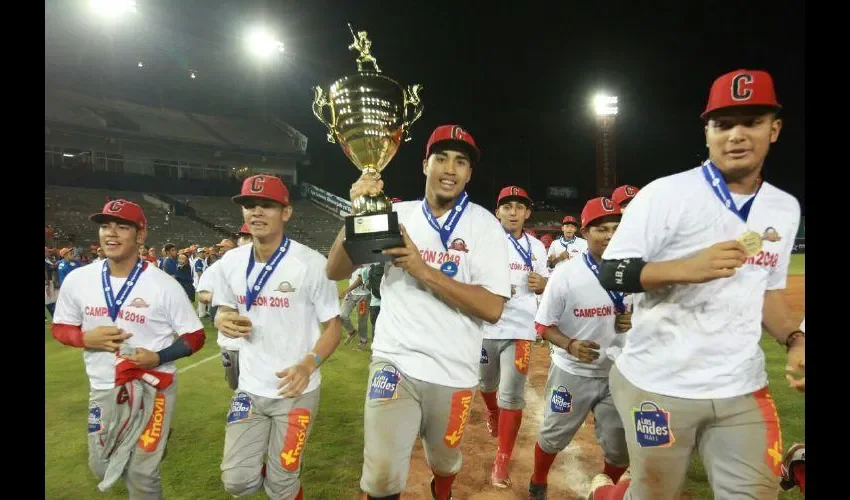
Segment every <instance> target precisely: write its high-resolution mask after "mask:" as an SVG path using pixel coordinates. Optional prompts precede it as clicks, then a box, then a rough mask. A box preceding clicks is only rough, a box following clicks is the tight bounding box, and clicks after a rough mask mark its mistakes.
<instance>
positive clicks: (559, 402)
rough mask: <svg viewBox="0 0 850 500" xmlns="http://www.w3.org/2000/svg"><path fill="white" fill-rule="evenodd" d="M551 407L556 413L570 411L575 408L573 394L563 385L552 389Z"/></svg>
mask: <svg viewBox="0 0 850 500" xmlns="http://www.w3.org/2000/svg"><path fill="white" fill-rule="evenodd" d="M549 407H550V408H551V409H552V411H553V412H555V413H569V412H570V411H572V409H573V396H572V395H571V394H570V392H569V391H567V388H566V387H564V386H563V385H559V386H558V387H557V388H556V389H554V390H553V391H552V397H551V398H550V400H549Z"/></svg>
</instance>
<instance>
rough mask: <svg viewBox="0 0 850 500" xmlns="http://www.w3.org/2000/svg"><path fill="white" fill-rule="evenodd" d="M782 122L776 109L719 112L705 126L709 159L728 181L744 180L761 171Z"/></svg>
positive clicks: (745, 108) (740, 109)
mask: <svg viewBox="0 0 850 500" xmlns="http://www.w3.org/2000/svg"><path fill="white" fill-rule="evenodd" d="M781 130H782V120H780V119H778V118H777V117H776V113H775V111H773V110H766V109H764V108H759V107H748V106H742V107H737V108H728V109H721V110H718V111H717V112H716V113H714V114H712V115H711V116H710V117H709V119H708V123H706V126H705V142H706V144H707V145H708V157H709V158H710V159H711V161H712V163H714V165H715V166H716V167H717V168H718V169H719V170H720V171H721V172H722V173H723V175H724V177H726V180H727V181H729V182H735V181H739V180H743V179H744V178H746V177H748V176H750V175H752V174H753V173H754V172H757V171H758V170H759V169H761V167H762V165H763V164H764V159H765V158H766V157H767V152H768V150H769V149H770V145H771V144H772V143H774V142H776V141H777V139H779V132H780V131H781Z"/></svg>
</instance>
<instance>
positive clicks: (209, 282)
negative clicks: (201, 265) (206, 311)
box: [197, 259, 245, 351]
mask: <svg viewBox="0 0 850 500" xmlns="http://www.w3.org/2000/svg"><path fill="white" fill-rule="evenodd" d="M220 260H221V259H219V260H217V261H215V262H213V263H212V264H210V265H209V267H207V269H206V271H204V274H202V275H201V278H200V279H199V280H198V286H197V291H198V293H199V294H200V293H201V292H210V293H211V294H212V295H213V298H214V297H215V291H216V288H217V287H218V286H220V285H219V283H220V281H221V276H220V274H219V273H220V271H221V266H219V265H216V264H218V263H219V261H220ZM210 304H212V302H210ZM244 343H245V339H242V338H239V339H232V338H230V337H228V336H226V335H224V334H223V333H221V332H218V335H217V336H216V344H218V346H219V347H221V348H223V349H229V350H231V351H238V350H239V349H240V348H241V347H242V344H244Z"/></svg>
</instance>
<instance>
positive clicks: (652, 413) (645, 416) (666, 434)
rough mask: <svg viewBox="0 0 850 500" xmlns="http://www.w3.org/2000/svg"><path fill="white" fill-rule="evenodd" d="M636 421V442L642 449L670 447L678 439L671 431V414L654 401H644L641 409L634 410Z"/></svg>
mask: <svg viewBox="0 0 850 500" xmlns="http://www.w3.org/2000/svg"><path fill="white" fill-rule="evenodd" d="M632 415H633V416H634V419H635V440H636V441H637V443H638V445H640V447H641V448H657V447H664V448H666V447H668V446H670V445H672V444H673V443H674V442H675V441H676V439H675V438H674V437H673V430H672V429H670V412H669V411H665V410H664V409H663V408H661V407H660V406H658V405H657V404H656V403H653V402H652V401H644V402H642V403H641V404H640V408H632Z"/></svg>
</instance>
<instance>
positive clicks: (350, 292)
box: [339, 266, 370, 349]
mask: <svg viewBox="0 0 850 500" xmlns="http://www.w3.org/2000/svg"><path fill="white" fill-rule="evenodd" d="M365 270H366V266H360V267H358V268H357V269H355V270H354V272H353V273H351V277H349V278H348V288H346V289H345V290H340V292H339V298H341V299H342V306H341V308H340V309H341V315H342V328H343V330H344V331H345V333H346V338H345V341H344V343H345V345H348V344H349V343H350V342H351V340H352V339H354V337H355V336H357V334H358V332H359V334H360V341H359V342H358V344H357V349H365V348H366V344H367V343H368V342H369V298H370V297H369V295H370V293H369V290H368V289H367V288H366V282H365V281H364V279H363V272H364V271H365ZM351 311H356V313H357V328H356V329H355V328H354V324H352V322H351Z"/></svg>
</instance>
